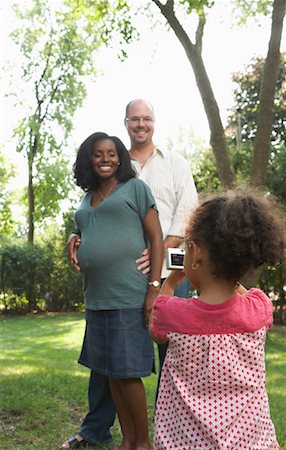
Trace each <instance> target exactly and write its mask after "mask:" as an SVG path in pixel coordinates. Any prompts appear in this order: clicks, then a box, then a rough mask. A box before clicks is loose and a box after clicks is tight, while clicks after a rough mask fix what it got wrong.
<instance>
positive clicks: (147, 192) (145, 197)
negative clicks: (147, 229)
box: [134, 179, 157, 221]
mask: <svg viewBox="0 0 286 450" xmlns="http://www.w3.org/2000/svg"><path fill="white" fill-rule="evenodd" d="M134 192H135V200H136V207H137V210H138V214H139V216H140V218H141V220H142V221H143V220H144V219H145V216H146V214H147V211H148V209H149V208H154V209H156V211H157V206H156V202H155V199H154V197H153V194H152V192H151V189H150V188H149V186H147V184H145V183H144V181H142V180H138V179H135V190H134Z"/></svg>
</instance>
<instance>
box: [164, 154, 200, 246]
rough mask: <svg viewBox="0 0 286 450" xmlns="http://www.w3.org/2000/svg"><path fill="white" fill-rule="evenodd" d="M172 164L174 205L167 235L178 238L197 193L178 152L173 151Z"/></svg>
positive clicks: (195, 203)
mask: <svg viewBox="0 0 286 450" xmlns="http://www.w3.org/2000/svg"><path fill="white" fill-rule="evenodd" d="M172 166H173V182H174V187H175V191H176V205H175V208H174V213H173V218H172V223H171V226H170V227H169V230H168V235H169V236H172V237H177V238H178V239H180V236H183V235H184V227H185V222H186V219H187V218H189V216H190V214H191V211H192V210H193V209H194V208H195V207H196V206H197V204H198V194H197V190H196V186H195V183H194V179H193V175H192V172H191V170H190V167H189V163H188V161H186V159H185V158H183V157H182V156H181V155H180V154H178V153H173V159H172ZM176 246H177V245H176Z"/></svg>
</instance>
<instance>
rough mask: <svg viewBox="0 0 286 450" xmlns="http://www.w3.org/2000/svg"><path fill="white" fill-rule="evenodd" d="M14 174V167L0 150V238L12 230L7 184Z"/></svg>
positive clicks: (9, 194) (10, 198) (9, 233)
mask: <svg viewBox="0 0 286 450" xmlns="http://www.w3.org/2000/svg"><path fill="white" fill-rule="evenodd" d="M13 176H14V167H13V165H12V164H10V163H8V161H7V160H6V159H5V157H4V154H3V152H2V151H0V238H1V237H2V236H3V237H4V236H9V235H11V234H12V232H13V230H14V221H13V217H12V209H11V208H12V196H11V193H10V192H9V190H8V188H7V185H8V183H9V181H10V179H11V178H12V177H13Z"/></svg>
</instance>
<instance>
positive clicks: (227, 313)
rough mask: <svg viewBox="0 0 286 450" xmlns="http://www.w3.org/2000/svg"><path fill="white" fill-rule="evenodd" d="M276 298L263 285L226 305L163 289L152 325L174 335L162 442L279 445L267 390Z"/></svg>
mask: <svg viewBox="0 0 286 450" xmlns="http://www.w3.org/2000/svg"><path fill="white" fill-rule="evenodd" d="M271 325H272V304H271V301H270V300H269V298H268V297H267V296H266V295H265V294H264V293H263V292H262V291H260V290H259V289H250V291H249V292H248V293H247V294H244V295H239V294H237V295H235V296H234V297H232V298H231V299H229V300H228V301H226V302H225V303H223V304H221V305H208V304H205V303H203V302H201V301H200V300H198V299H196V298H191V299H184V298H177V297H168V296H165V295H161V296H159V297H158V299H157V300H156V302H155V306H154V317H153V333H154V335H155V336H156V337H157V338H160V339H166V340H168V341H169V347H168V351H167V355H166V359H165V363H164V367H163V370H162V376H161V382H160V390H159V396H158V401H157V407H156V416H155V436H154V448H155V450H159V449H160V450H163V449H166V450H172V449H180V450H191V449H194V450H225V449H229V450H236V449H244V450H268V449H279V445H278V443H277V440H276V436H275V430H274V426H273V424H272V421H271V419H270V413H269V403H268V397H267V394H266V390H265V362H264V344H265V337H266V332H267V330H268V328H270V327H271Z"/></svg>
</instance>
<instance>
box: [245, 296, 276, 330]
mask: <svg viewBox="0 0 286 450" xmlns="http://www.w3.org/2000/svg"><path fill="white" fill-rule="evenodd" d="M249 294H250V295H251V296H252V297H256V299H257V300H258V301H260V302H262V303H263V306H264V312H265V317H264V323H263V326H266V328H267V329H269V328H270V327H271V326H272V325H273V304H272V301H271V300H270V298H269V297H267V295H266V294H265V293H264V292H263V291H261V289H257V288H251V289H249Z"/></svg>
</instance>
